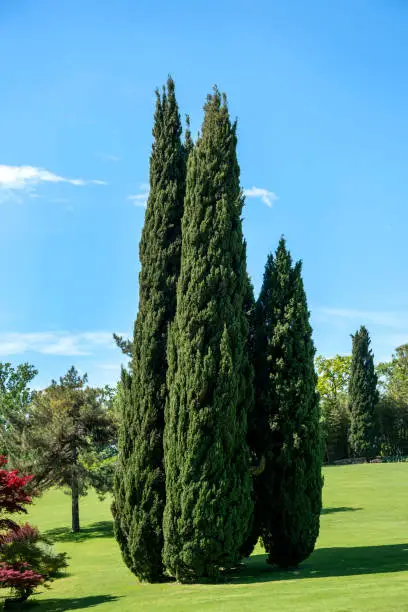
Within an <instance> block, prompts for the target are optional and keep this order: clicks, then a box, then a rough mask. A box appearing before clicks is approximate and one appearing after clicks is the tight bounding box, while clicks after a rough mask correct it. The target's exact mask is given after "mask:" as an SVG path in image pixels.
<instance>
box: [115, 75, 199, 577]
mask: <svg viewBox="0 0 408 612" xmlns="http://www.w3.org/2000/svg"><path fill="white" fill-rule="evenodd" d="M153 137H154V143H153V148H152V153H151V157H150V194H149V199H148V202H147V208H146V217H145V223H144V227H143V232H142V237H141V242H140V263H141V272H140V276H139V311H138V315H137V319H136V322H135V327H134V337H133V343H132V345H131V346H132V363H131V375H130V376H131V381H130V380H129V378H128V377H129V375H128V374H127V373H126V374H124V375H123V378H122V384H123V385H124V388H125V389H127V390H128V391H127V392H126V393H125V397H124V406H123V422H122V431H121V433H120V444H119V449H120V453H119V469H118V470H117V475H116V484H115V502H114V507H113V511H114V516H115V533H116V537H117V540H118V542H119V544H120V547H121V550H122V555H123V558H124V560H125V562H126V564H127V565H128V566H129V568H130V569H131V570H132V571H133V572H134V573H135V574H136V575H137V576H138V577H139V578H140V579H142V580H148V581H158V580H161V579H162V576H163V564H162V548H163V531H162V517H163V510H164V504H165V477H164V465H163V431H164V406H165V400H166V372H167V359H166V345H167V329H168V325H169V322H170V321H171V320H172V319H173V317H174V313H175V306H176V284H177V279H178V275H179V269H180V250H181V218H182V213H183V204H184V192H185V175H186V161H187V160H186V158H187V151H186V150H185V149H184V148H183V145H182V143H181V140H180V137H181V123H180V117H179V112H178V106H177V102H176V98H175V88H174V82H173V81H172V79H171V78H169V79H168V81H167V91H166V90H164V91H163V93H162V95H160V94H159V93H158V92H157V101H156V112H155V117H154V128H153ZM189 146H190V145H189ZM129 346H130V345H129ZM129 385H130V386H131V391H130V392H129ZM129 402H130V405H129Z"/></svg>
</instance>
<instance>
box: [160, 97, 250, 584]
mask: <svg viewBox="0 0 408 612" xmlns="http://www.w3.org/2000/svg"><path fill="white" fill-rule="evenodd" d="M236 142H237V137H236V125H235V124H234V125H231V122H230V118H229V114H228V109H227V104H226V100H225V96H224V97H222V96H221V95H220V93H219V92H218V91H217V90H215V92H214V94H213V95H211V96H208V99H207V103H206V105H205V118H204V123H203V128H202V134H201V136H200V138H199V139H198V141H197V143H196V144H195V146H194V149H193V152H192V153H191V155H190V157H189V160H188V168H187V187H186V198H185V214H184V217H183V226H182V234H183V244H182V258H181V272H180V279H179V283H178V290H177V313H176V317H175V320H174V323H173V324H172V326H171V331H170V333H169V343H168V361H169V370H168V385H169V399H168V402H167V405H166V430H165V444H164V448H165V466H166V492H167V499H166V509H165V514H164V523H163V525H164V536H165V545H164V550H163V559H164V562H165V565H166V567H167V570H168V572H169V573H170V574H171V575H172V576H175V577H177V578H178V579H181V580H189V579H197V578H198V579H200V578H208V577H210V578H211V577H214V576H216V575H217V574H218V572H219V570H220V568H222V567H228V566H231V565H232V564H235V563H236V562H237V561H238V559H239V557H240V553H239V549H240V547H241V545H242V542H243V541H244V539H245V538H246V536H247V533H248V528H249V523H250V517H251V512H252V502H251V476H250V473H249V470H248V462H249V456H248V449H247V445H246V443H245V438H246V431H247V411H248V404H249V402H250V401H251V396H252V391H251V386H252V375H251V374H252V371H251V364H250V363H249V360H248V355H247V351H246V350H245V349H246V342H247V336H248V322H247V317H246V312H245V307H246V301H247V292H248V288H247V273H246V247H245V243H244V240H243V236H242V224H241V210H242V204H243V199H242V195H241V190H240V185H239V166H238V162H237V157H236Z"/></svg>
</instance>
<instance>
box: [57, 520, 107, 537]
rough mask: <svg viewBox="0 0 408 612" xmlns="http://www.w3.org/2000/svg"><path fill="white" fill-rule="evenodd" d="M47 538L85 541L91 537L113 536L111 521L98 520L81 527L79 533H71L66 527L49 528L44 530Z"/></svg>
mask: <svg viewBox="0 0 408 612" xmlns="http://www.w3.org/2000/svg"><path fill="white" fill-rule="evenodd" d="M46 535H47V536H48V537H49V538H52V539H53V540H54V542H85V541H86V540H90V539H93V538H113V522H112V521H100V522H99V523H92V525H88V526H87V527H84V528H83V529H81V531H80V532H79V533H72V531H71V530H70V529H69V528H68V527H59V528H58V529H50V530H49V531H47V532H46Z"/></svg>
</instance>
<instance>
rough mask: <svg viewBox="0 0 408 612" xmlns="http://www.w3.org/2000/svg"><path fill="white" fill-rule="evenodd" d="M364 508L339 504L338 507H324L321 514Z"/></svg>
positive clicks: (354, 510)
mask: <svg viewBox="0 0 408 612" xmlns="http://www.w3.org/2000/svg"><path fill="white" fill-rule="evenodd" d="M356 510H362V508H351V507H350V506H339V507H338V508H323V509H322V512H321V514H335V513H336V512H356Z"/></svg>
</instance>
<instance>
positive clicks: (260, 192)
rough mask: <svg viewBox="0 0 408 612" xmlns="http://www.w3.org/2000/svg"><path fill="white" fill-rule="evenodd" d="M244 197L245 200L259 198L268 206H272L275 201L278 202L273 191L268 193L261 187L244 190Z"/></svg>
mask: <svg viewBox="0 0 408 612" xmlns="http://www.w3.org/2000/svg"><path fill="white" fill-rule="evenodd" d="M244 195H245V196H246V197H247V198H259V199H261V200H262V202H264V204H266V205H267V206H269V208H270V207H271V206H272V204H273V203H274V202H276V200H278V199H279V198H278V196H277V195H276V193H274V192H273V191H268V190H267V189H263V188H261V187H251V188H250V189H244Z"/></svg>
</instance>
